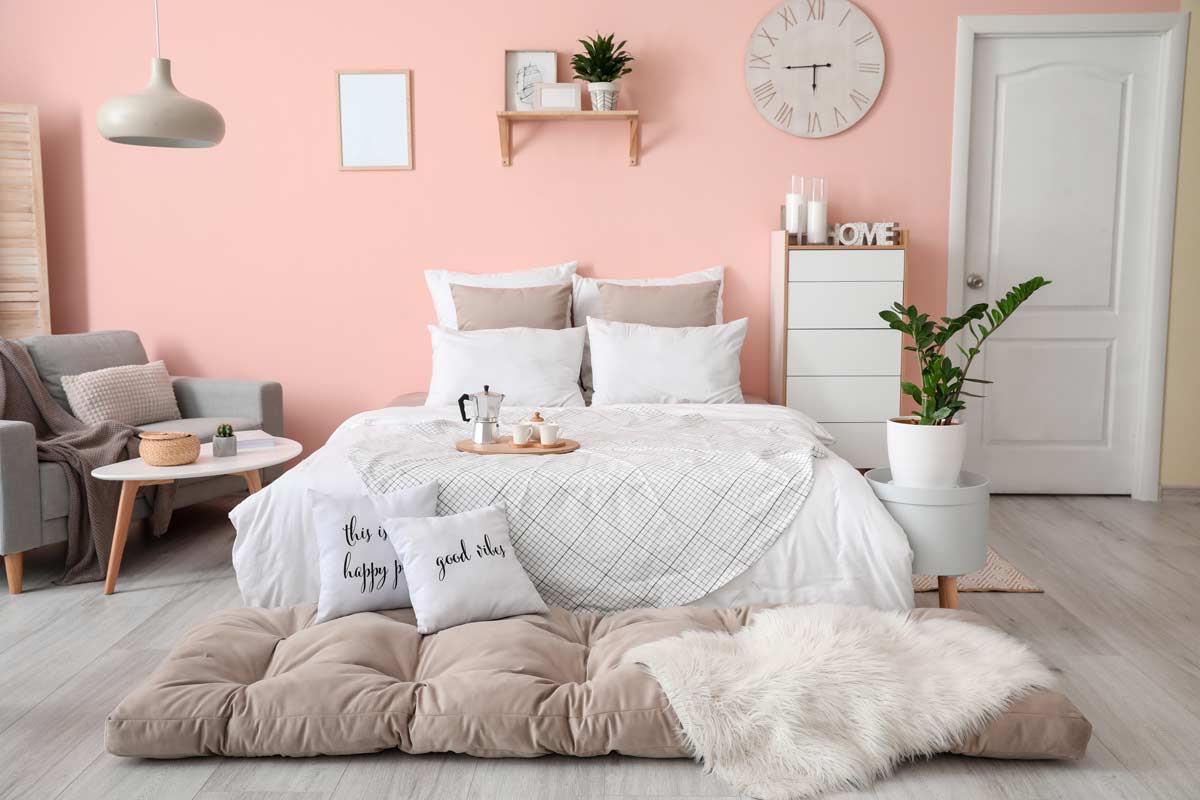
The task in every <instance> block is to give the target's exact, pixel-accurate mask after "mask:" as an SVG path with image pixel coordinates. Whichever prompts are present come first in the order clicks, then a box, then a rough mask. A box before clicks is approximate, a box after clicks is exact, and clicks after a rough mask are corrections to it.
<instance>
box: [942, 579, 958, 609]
mask: <svg viewBox="0 0 1200 800" xmlns="http://www.w3.org/2000/svg"><path fill="white" fill-rule="evenodd" d="M938 606H939V607H940V608H958V578H957V577H955V576H954V575H938Z"/></svg>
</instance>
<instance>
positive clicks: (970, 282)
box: [967, 272, 983, 289]
mask: <svg viewBox="0 0 1200 800" xmlns="http://www.w3.org/2000/svg"><path fill="white" fill-rule="evenodd" d="M967 288H968V289H982V288H983V276H982V275H980V274H979V273H978V272H972V273H971V274H970V275H968V276H967Z"/></svg>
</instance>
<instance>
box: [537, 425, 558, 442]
mask: <svg viewBox="0 0 1200 800" xmlns="http://www.w3.org/2000/svg"><path fill="white" fill-rule="evenodd" d="M538 438H539V439H541V441H542V444H555V443H556V442H558V423H557V422H543V423H542V424H541V425H538Z"/></svg>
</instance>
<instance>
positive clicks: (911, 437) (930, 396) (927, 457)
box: [879, 276, 1050, 489]
mask: <svg viewBox="0 0 1200 800" xmlns="http://www.w3.org/2000/svg"><path fill="white" fill-rule="evenodd" d="M1049 283H1050V281H1048V280H1046V279H1045V278H1042V277H1041V276H1036V277H1033V278H1030V279H1029V280H1027V281H1025V282H1024V283H1019V284H1017V285H1016V286H1014V287H1013V288H1012V289H1011V290H1009V292H1008V294H1006V295H1004V297H1001V298H1000V299H999V300H996V301H995V302H994V304H988V303H976V304H975V305H973V306H971V307H970V308H968V309H967V310H966V311H965V312H963V313H962V314H961V315H960V316H957V317H941V320H940V322H935V321H934V320H932V319H930V318H929V315H928V314H922V313H921V312H920V311H918V310H917V307H916V306H907V307H906V306H904V305H903V304H901V303H896V304H894V305H893V306H892V307H891V308H888V309H884V310H883V311H880V312H879V316H880V317H881V318H882V319H883V321H884V322H886V323H887V324H888V327H890V328H892V329H893V330H897V331H900V332H901V333H902V334H904V335H905V336H907V337H908V338H910V339H911V340H912V344H910V345H907V346H906V347H905V348H904V349H905V350H908V351H909V352H913V353H916V354H917V364H918V366H920V368H921V385H920V386H917V385H916V384H914V383H910V382H908V381H901V383H900V389H901V391H902V392H903V393H904V394H906V395H908V396H909V397H911V398H912V399H913V400H914V401H916V403H917V413H916V414H913V415H911V416H907V417H892V418H891V419H889V420H888V421H887V448H888V466H889V467H891V471H892V482H893V483H894V484H895V485H897V486H913V487H918V488H923V489H941V488H952V487H954V486H955V485H957V481H958V473H959V471H960V470H961V469H962V464H963V459H964V458H965V456H966V452H967V426H966V425H965V424H964V423H963V422H962V421H961V420H958V419H955V416H956V415H957V414H958V412H960V411H962V410H963V409H964V408H966V406H967V403H966V401H965V400H963V397H964V396H965V397H982V395H979V394H972V393H971V392H968V391H967V390H966V385H967V384H968V383H974V384H987V383H991V381H988V380H984V379H982V378H971V377H968V373H969V372H970V371H971V362H973V361H974V360H975V357H976V356H978V355H979V353H980V350H981V348H982V347H983V343H984V341H986V340H987V338H988V337H989V336H991V335H992V334H993V333H995V332H996V329H997V328H999V327H1000V326H1001V325H1003V324H1004V322H1005V321H1006V320H1008V318H1009V317H1011V316H1012V315H1013V313H1014V312H1015V311H1016V310H1017V309H1018V308H1019V307H1020V306H1021V304H1022V303H1024V302H1025V301H1026V300H1028V299H1029V298H1030V296H1031V295H1032V294H1033V293H1034V292H1036V291H1037V290H1038V289H1040V288H1042V287H1043V286H1047V285H1049ZM993 305H994V307H992V306H993ZM960 334H961V335H962V336H961V338H962V339H963V342H962V343H959V341H958V338H959V336H960ZM968 335H969V336H970V339H969V340H968V339H967V336H968ZM951 343H953V344H954V346H955V347H956V348H957V349H958V352H959V354H960V355H961V356H962V359H963V361H962V366H961V367H959V366H956V365H955V364H954V363H953V362H952V361H951V360H950V356H948V355H946V353H945V350H946V347H947V346H948V345H950V344H951ZM964 344H965V346H964Z"/></svg>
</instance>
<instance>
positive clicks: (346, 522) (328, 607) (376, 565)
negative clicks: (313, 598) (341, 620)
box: [305, 483, 438, 623]
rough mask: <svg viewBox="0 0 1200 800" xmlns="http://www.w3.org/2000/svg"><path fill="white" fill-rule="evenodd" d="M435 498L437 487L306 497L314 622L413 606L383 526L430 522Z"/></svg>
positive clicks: (434, 510) (317, 494) (306, 494)
mask: <svg viewBox="0 0 1200 800" xmlns="http://www.w3.org/2000/svg"><path fill="white" fill-rule="evenodd" d="M437 498H438V485H437V484H436V483H428V484H424V485H422V486H416V487H414V488H412V489H401V490H400V491H397V492H391V493H389V494H365V493H364V494H355V495H340V496H334V495H327V494H322V493H321V492H317V491H314V490H312V489H309V490H308V491H307V492H305V503H306V504H307V505H308V507H309V514H310V516H311V519H312V525H313V531H314V532H315V534H316V537H317V553H318V566H319V572H320V574H321V594H320V597H318V599H317V617H316V622H318V623H320V622H327V621H328V620H331V619H336V618H337V617H344V616H346V615H347V614H357V613H359V612H360V611H387V610H389V609H393V608H408V607H409V606H410V605H412V603H410V602H409V599H408V583H407V582H406V581H405V579H404V571H403V569H402V568H401V566H400V559H399V558H397V557H396V550H395V548H393V547H392V543H391V541H390V540H391V538H392V536H393V535H394V533H393V532H392V531H390V530H389V525H388V520H390V519H392V518H394V517H432V516H433V515H434V514H436V513H437Z"/></svg>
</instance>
